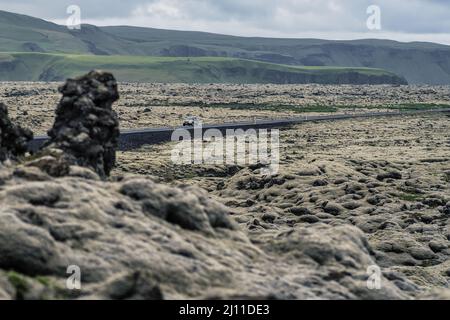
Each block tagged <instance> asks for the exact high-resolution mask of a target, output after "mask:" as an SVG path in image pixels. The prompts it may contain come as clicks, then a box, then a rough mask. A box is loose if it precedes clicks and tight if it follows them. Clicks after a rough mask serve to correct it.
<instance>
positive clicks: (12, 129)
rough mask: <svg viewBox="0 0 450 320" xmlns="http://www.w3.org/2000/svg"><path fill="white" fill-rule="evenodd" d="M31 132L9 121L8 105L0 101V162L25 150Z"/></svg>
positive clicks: (23, 152)
mask: <svg viewBox="0 0 450 320" xmlns="http://www.w3.org/2000/svg"><path fill="white" fill-rule="evenodd" d="M32 139H33V133H32V132H31V131H30V130H28V129H24V128H22V127H20V126H17V125H15V124H13V123H12V122H11V120H10V119H9V116H8V107H7V106H6V105H4V104H3V103H0V162H3V161H5V160H7V159H16V158H17V157H18V156H22V155H24V154H25V153H26V151H27V146H28V142H29V141H30V140H32Z"/></svg>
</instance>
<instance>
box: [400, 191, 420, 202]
mask: <svg viewBox="0 0 450 320" xmlns="http://www.w3.org/2000/svg"><path fill="white" fill-rule="evenodd" d="M422 197H423V195H420V194H417V193H400V194H397V198H399V199H400V200H403V201H408V202H417V201H420V200H422Z"/></svg>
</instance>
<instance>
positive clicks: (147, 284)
mask: <svg viewBox="0 0 450 320" xmlns="http://www.w3.org/2000/svg"><path fill="white" fill-rule="evenodd" d="M87 171H90V172H91V173H90V174H87ZM119 180H120V181H117V182H114V181H109V182H108V181H102V180H101V179H99V177H98V176H96V174H95V173H94V172H93V171H91V170H90V169H83V168H79V167H71V170H70V173H69V174H68V175H67V176H66V177H60V178H54V177H51V176H49V175H47V174H46V173H45V172H42V171H41V170H40V169H38V168H36V167H27V166H19V167H16V168H12V167H8V168H4V169H2V170H0V184H1V185H2V188H1V189H0V298H6V299H21V298H24V299H54V298H63V299H73V298H84V299H161V298H166V299H186V298H200V299H201V298H224V299H233V298H258V299H263V298H278V299H318V298H325V299H327V298H328V299H358V298H364V299H378V298H384V299H389V298H390V299H403V298H408V296H407V295H406V294H405V293H403V292H402V291H401V290H400V289H399V288H398V287H397V286H396V285H394V284H393V283H391V282H390V281H389V280H387V279H386V278H384V277H383V279H382V284H383V285H382V288H381V289H380V290H370V289H368V288H367V284H366V280H367V278H368V274H367V268H368V267H369V266H371V265H374V264H375V262H374V260H373V258H372V257H371V254H370V251H371V250H370V248H369V247H368V244H367V240H365V238H364V235H363V234H362V232H361V231H360V230H358V229H357V228H354V227H350V226H339V227H335V228H333V227H331V226H327V225H323V224H317V225H315V226H311V227H310V228H305V229H301V230H298V231H297V232H293V233H285V232H280V233H279V234H278V235H276V236H274V237H273V239H272V237H270V238H269V239H268V241H267V244H266V245H264V246H257V245H255V244H252V242H251V241H250V240H249V238H248V236H247V235H246V234H244V233H243V232H242V231H239V230H238V229H237V228H236V225H235V223H234V222H233V221H232V219H231V216H232V214H233V212H231V211H230V209H229V208H227V207H226V206H224V205H222V204H220V203H218V202H216V201H214V200H212V199H210V198H209V196H208V194H207V193H206V191H203V190H201V189H199V188H196V187H188V186H180V187H169V186H167V185H164V184H159V183H156V182H154V181H152V180H151V179H148V178H143V177H134V176H127V177H122V178H121V179H119ZM68 266H78V267H79V268H80V270H81V290H70V289H69V288H67V287H66V282H67V279H68V277H69V276H70V275H68V274H67V273H66V271H67V268H68Z"/></svg>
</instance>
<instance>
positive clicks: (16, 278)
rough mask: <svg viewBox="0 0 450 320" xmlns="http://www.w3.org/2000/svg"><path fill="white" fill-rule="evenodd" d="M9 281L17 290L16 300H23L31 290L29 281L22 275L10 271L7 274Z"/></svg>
mask: <svg viewBox="0 0 450 320" xmlns="http://www.w3.org/2000/svg"><path fill="white" fill-rule="evenodd" d="M7 277H8V281H9V282H10V283H11V284H12V286H13V287H14V288H15V289H16V298H17V299H18V300H23V299H24V296H25V294H26V292H27V291H28V290H29V289H30V287H29V284H28V281H27V279H25V277H24V276H22V275H21V274H19V273H17V272H14V271H10V272H8V273H7Z"/></svg>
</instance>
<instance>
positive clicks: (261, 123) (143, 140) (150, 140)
mask: <svg viewBox="0 0 450 320" xmlns="http://www.w3.org/2000/svg"><path fill="white" fill-rule="evenodd" d="M427 113H449V114H450V109H437V110H419V111H402V112H369V113H362V114H334V115H328V116H304V117H298V118H289V119H278V120H258V121H254V122H251V121H248V122H236V123H220V124H207V125H204V126H202V130H203V132H204V131H206V130H208V129H217V130H219V131H220V132H222V134H224V135H225V134H226V131H227V130H237V129H242V130H248V129H274V128H282V127H286V126H290V125H294V124H300V123H304V122H314V121H336V120H344V119H357V118H372V117H393V116H403V115H411V114H427ZM177 129H185V130H188V131H189V132H190V134H191V135H192V133H193V130H194V128H193V127H178V128H143V129H133V130H123V131H122V133H121V134H120V137H119V150H121V151H127V150H133V149H137V148H139V147H141V146H143V145H151V144H158V143H164V142H170V141H172V134H173V133H174V131H175V130H177ZM47 140H48V137H47V136H37V137H35V138H34V140H33V141H31V142H30V144H29V150H30V151H33V152H34V151H36V150H38V149H39V148H40V147H41V146H42V144H44V143H45V142H46V141H47Z"/></svg>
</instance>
